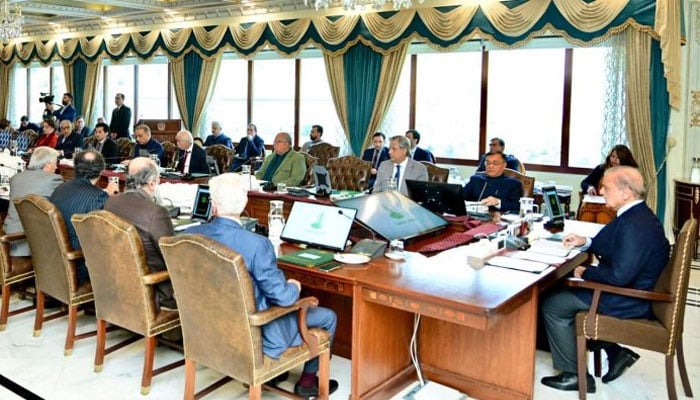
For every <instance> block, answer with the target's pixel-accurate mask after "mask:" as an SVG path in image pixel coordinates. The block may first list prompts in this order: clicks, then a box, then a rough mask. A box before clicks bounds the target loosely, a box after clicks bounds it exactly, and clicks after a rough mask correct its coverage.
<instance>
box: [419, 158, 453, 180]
mask: <svg viewBox="0 0 700 400" xmlns="http://www.w3.org/2000/svg"><path fill="white" fill-rule="evenodd" d="M420 163H421V164H423V165H425V167H426V168H427V169H428V180H429V181H430V182H447V178H448V177H449V176H450V170H449V169H447V168H441V167H438V166H437V165H435V164H433V163H431V162H428V161H421V162H420Z"/></svg>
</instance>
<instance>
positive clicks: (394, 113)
mask: <svg viewBox="0 0 700 400" xmlns="http://www.w3.org/2000/svg"><path fill="white" fill-rule="evenodd" d="M410 58H411V56H410V55H408V56H407V58H406V61H404V63H403V69H402V70H401V76H400V77H399V83H398V85H397V86H396V93H394V99H393V100H392V101H391V106H389V110H387V112H386V114H384V120H383V121H382V123H381V124H380V125H379V131H380V132H382V133H383V134H384V135H385V136H386V139H387V140H386V146H387V147H388V146H389V138H391V137H392V136H396V135H403V134H404V132H406V130H407V129H408V126H409V125H408V124H409V121H410V120H409V113H410V102H411V60H410Z"/></svg>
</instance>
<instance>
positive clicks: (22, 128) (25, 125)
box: [17, 115, 41, 133]
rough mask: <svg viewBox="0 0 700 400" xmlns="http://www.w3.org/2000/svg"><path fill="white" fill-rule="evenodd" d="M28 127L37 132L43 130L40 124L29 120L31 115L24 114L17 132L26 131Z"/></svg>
mask: <svg viewBox="0 0 700 400" xmlns="http://www.w3.org/2000/svg"><path fill="white" fill-rule="evenodd" d="M27 129H31V130H33V131H34V132H36V133H39V131H41V128H40V127H39V125H37V124H35V123H34V122H31V121H29V117H27V116H26V115H23V116H22V118H20V120H19V128H17V132H24V131H26V130H27Z"/></svg>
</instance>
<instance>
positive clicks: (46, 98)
mask: <svg viewBox="0 0 700 400" xmlns="http://www.w3.org/2000/svg"><path fill="white" fill-rule="evenodd" d="M40 94H41V97H39V103H47V104H49V103H53V100H54V98H55V96H54V95H52V94H51V93H44V92H41V93H40Z"/></svg>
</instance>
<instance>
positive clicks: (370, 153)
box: [362, 132, 389, 188]
mask: <svg viewBox="0 0 700 400" xmlns="http://www.w3.org/2000/svg"><path fill="white" fill-rule="evenodd" d="M385 140H386V136H384V134H383V133H381V132H376V133H375V134H374V135H372V147H370V148H369V149H367V150H365V152H364V153H362V159H363V160H364V161H369V162H371V163H372V170H371V171H370V176H369V181H368V182H367V187H370V188H371V187H372V186H374V181H375V180H376V179H377V169H378V168H379V164H381V163H382V162H384V161H386V160H388V159H389V149H387V148H386V146H384V141H385Z"/></svg>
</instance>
